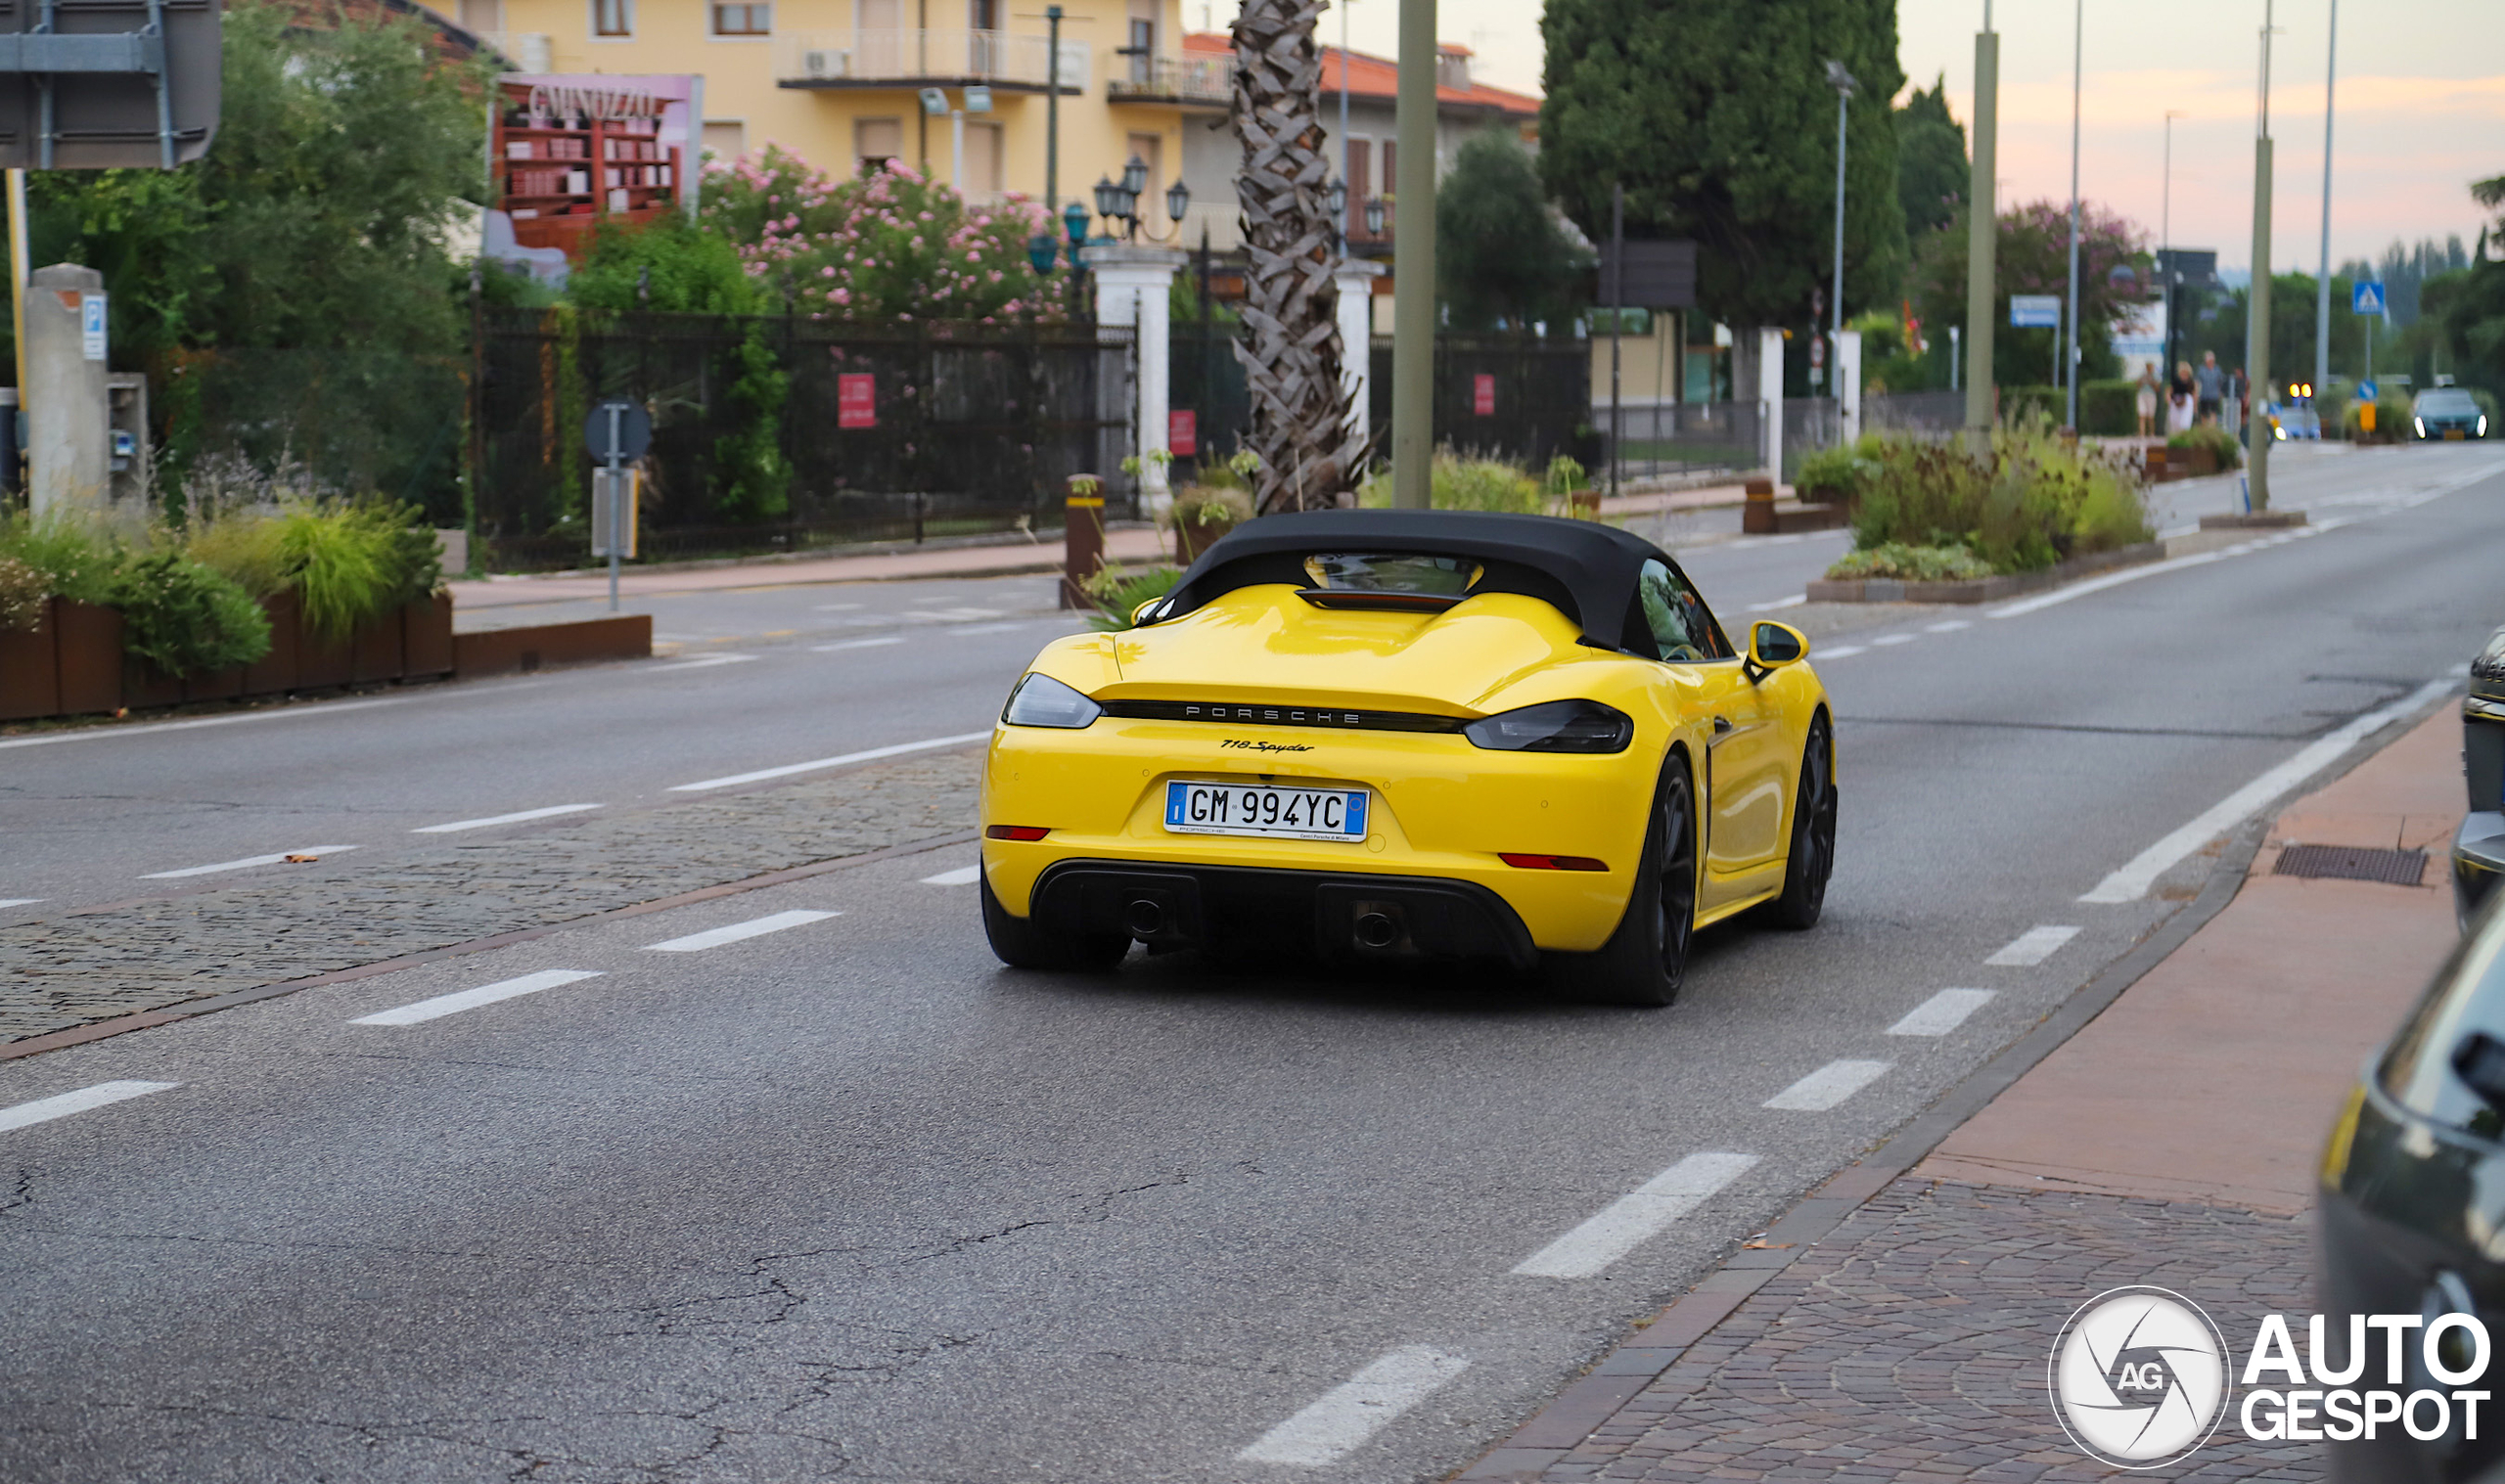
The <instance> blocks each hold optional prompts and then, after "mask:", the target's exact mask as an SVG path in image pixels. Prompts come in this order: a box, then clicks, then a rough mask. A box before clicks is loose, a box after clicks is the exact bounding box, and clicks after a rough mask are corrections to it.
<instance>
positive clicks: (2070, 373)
mask: <svg viewBox="0 0 2505 1484" xmlns="http://www.w3.org/2000/svg"><path fill="white" fill-rule="evenodd" d="M2086 36H2087V0H2072V6H2071V298H2070V327H2071V331H2070V356H2069V359H2068V360H2067V361H2066V362H2065V363H2064V364H2063V366H2062V384H2063V388H2064V390H2063V398H2062V406H2063V409H2064V416H2063V419H2062V423H2063V426H2065V427H2069V428H2070V429H2071V430H2072V431H2073V432H2075V431H2077V430H2078V362H2079V348H2078V100H2079V78H2080V75H2081V68H2082V67H2083V66H2084V65H2085V61H2086V58H2085V54H2084V53H2083V52H2082V51H2081V49H2080V48H2081V43H2082V42H2084V41H2085V39H2086Z"/></svg>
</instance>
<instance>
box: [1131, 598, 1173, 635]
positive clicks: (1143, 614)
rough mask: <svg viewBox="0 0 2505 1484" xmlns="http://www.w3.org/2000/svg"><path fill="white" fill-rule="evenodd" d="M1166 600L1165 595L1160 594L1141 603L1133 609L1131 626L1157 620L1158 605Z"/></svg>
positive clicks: (1136, 626) (1135, 626)
mask: <svg viewBox="0 0 2505 1484" xmlns="http://www.w3.org/2000/svg"><path fill="white" fill-rule="evenodd" d="M1164 601H1165V599H1164V596H1163V595H1162V594H1160V595H1159V596H1157V597H1155V598H1151V599H1150V600H1148V601H1147V602H1146V603H1143V604H1141V605H1140V606H1139V607H1135V608H1133V609H1131V627H1132V628H1138V627H1139V626H1140V625H1141V624H1143V623H1150V622H1153V621H1155V619H1156V617H1157V608H1158V605H1160V604H1161V603H1163V602H1164Z"/></svg>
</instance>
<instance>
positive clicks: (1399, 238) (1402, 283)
mask: <svg viewBox="0 0 2505 1484" xmlns="http://www.w3.org/2000/svg"><path fill="white" fill-rule="evenodd" d="M1435 61H1436V59H1435V0H1400V93H1399V99H1400V102H1399V111H1398V113H1397V115H1396V119H1397V124H1396V130H1395V132H1396V133H1397V134H1398V136H1399V140H1400V159H1399V179H1398V180H1397V182H1396V183H1395V185H1396V188H1397V190H1398V193H1399V194H1398V195H1397V197H1396V198H1395V199H1394V200H1393V202H1392V210H1393V222H1392V239H1393V240H1392V270H1393V277H1392V283H1391V503H1392V504H1393V505H1395V506H1398V507H1400V508H1401V509H1404V510H1427V509H1430V508H1432V507H1433V506H1434V504H1435V468H1434V464H1435Z"/></svg>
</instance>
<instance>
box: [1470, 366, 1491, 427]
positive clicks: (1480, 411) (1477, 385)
mask: <svg viewBox="0 0 2505 1484" xmlns="http://www.w3.org/2000/svg"><path fill="white" fill-rule="evenodd" d="M1470 410H1471V412H1472V413H1473V414H1475V415H1476V416H1479V417H1482V418H1492V417H1494V416H1495V415H1496V379H1495V377H1493V376H1491V375H1489V374H1488V373H1486V372H1483V371H1482V372H1480V374H1479V375H1477V376H1475V377H1472V378H1471V379H1470Z"/></svg>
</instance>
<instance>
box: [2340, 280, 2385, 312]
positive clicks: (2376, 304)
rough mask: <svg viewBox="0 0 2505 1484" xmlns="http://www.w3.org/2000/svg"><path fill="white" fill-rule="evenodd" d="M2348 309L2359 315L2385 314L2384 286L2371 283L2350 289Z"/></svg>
mask: <svg viewBox="0 0 2505 1484" xmlns="http://www.w3.org/2000/svg"><path fill="white" fill-rule="evenodd" d="M2348 307H2349V309H2350V310H2351V311H2352V312H2354V313H2357V314H2381V313H2383V312H2384V286H2383V285H2381V284H2377V283H2371V282H2369V283H2362V284H2358V285H2355V286H2354V287H2352V288H2350V289H2349V291H2348Z"/></svg>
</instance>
